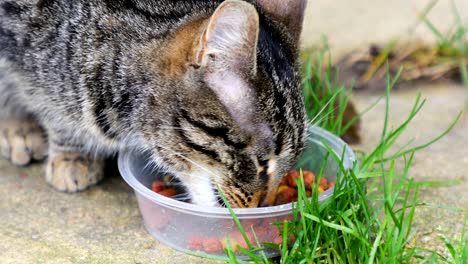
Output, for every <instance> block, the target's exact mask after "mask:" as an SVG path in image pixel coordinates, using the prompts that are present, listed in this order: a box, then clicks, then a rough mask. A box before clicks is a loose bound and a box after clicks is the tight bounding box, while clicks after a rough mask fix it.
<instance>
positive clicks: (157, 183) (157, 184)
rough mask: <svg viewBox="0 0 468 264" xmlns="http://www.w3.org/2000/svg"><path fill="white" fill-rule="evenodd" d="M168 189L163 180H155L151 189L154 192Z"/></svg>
mask: <svg viewBox="0 0 468 264" xmlns="http://www.w3.org/2000/svg"><path fill="white" fill-rule="evenodd" d="M164 189H166V184H165V183H164V182H163V181H154V182H153V184H151V190H153V192H156V193H159V192H161V191H163V190H164Z"/></svg>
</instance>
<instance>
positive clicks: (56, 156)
mask: <svg viewBox="0 0 468 264" xmlns="http://www.w3.org/2000/svg"><path fill="white" fill-rule="evenodd" d="M48 132H49V142H50V143H49V159H48V161H47V165H46V180H47V182H48V183H49V184H50V185H52V186H53V187H54V188H55V189H57V190H59V191H64V192H77V191H82V190H84V189H86V188H88V187H89V186H92V185H95V184H97V183H98V182H99V181H100V180H101V179H102V178H103V177H104V165H105V162H104V159H99V158H97V159H96V158H95V157H92V156H91V155H88V154H83V153H81V151H80V150H81V149H82V148H81V147H80V146H79V145H77V144H76V143H73V142H70V139H69V138H67V137H66V135H63V134H62V133H63V132H56V131H54V130H50V129H49V130H48Z"/></svg>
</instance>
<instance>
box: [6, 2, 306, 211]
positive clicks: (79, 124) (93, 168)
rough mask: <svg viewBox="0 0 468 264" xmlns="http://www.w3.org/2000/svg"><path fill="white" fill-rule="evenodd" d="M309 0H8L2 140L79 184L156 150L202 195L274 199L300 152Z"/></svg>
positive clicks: (237, 200) (245, 201) (24, 158)
mask: <svg viewBox="0 0 468 264" xmlns="http://www.w3.org/2000/svg"><path fill="white" fill-rule="evenodd" d="M305 6H306V0H256V1H240V0H227V1H220V0H215V1H212V0H199V1H198V0H180V1H170V0H158V1H156V0H116V1H111V0H0V110H1V114H0V115H1V120H0V148H1V152H2V155H3V157H5V158H6V159H9V160H10V161H11V162H12V163H14V164H16V165H27V164H29V163H30V162H32V161H34V160H42V159H45V158H46V157H47V162H46V165H45V166H46V180H47V182H48V183H49V184H50V185H52V186H53V187H54V188H55V189H57V190H60V191H64V192H77V191H81V190H84V189H86V188H88V187H89V186H92V185H94V184H96V183H98V182H99V181H100V180H101V179H102V178H103V175H104V159H105V158H106V157H108V156H111V155H115V154H116V153H118V151H119V150H122V149H124V148H130V149H135V150H138V151H150V152H151V154H152V155H151V157H152V160H153V162H154V164H156V165H157V166H161V167H163V168H165V169H167V170H168V171H169V172H172V173H173V174H174V175H176V176H177V177H178V179H179V180H180V181H181V182H182V184H183V185H184V186H185V187H186V189H187V191H188V194H189V195H190V197H191V201H192V202H193V203H194V204H198V205H204V206H222V202H220V197H219V195H218V194H217V189H216V188H217V186H219V187H220V188H221V190H222V191H223V193H224V194H225V195H226V198H227V200H228V201H229V203H230V204H231V205H232V206H233V207H241V208H246V207H258V206H269V205H272V204H273V203H274V199H275V193H276V189H277V187H278V185H279V182H280V180H281V178H282V176H283V174H284V173H285V172H287V171H288V170H289V169H290V168H291V166H292V165H293V164H294V162H295V161H296V160H297V159H298V157H299V156H300V155H301V153H302V150H303V148H304V145H305V142H306V137H307V118H306V113H305V108H304V99H303V95H302V90H301V75H300V67H299V62H298V55H299V39H300V34H301V30H302V23H303V18H304V12H305Z"/></svg>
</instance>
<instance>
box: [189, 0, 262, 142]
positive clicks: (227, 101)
mask: <svg viewBox="0 0 468 264" xmlns="http://www.w3.org/2000/svg"><path fill="white" fill-rule="evenodd" d="M258 33H259V17H258V13H257V10H256V9H255V7H254V6H253V5H251V4H249V3H247V2H245V1H239V0H228V1H225V2H223V3H222V4H221V5H220V6H219V7H218V8H217V9H216V11H215V12H214V14H213V15H212V17H211V19H210V21H209V23H208V26H207V28H206V30H205V31H204V33H203V34H202V36H201V39H200V44H199V47H198V52H197V56H196V58H197V64H198V65H200V66H202V67H203V74H204V80H205V82H206V84H207V85H208V86H209V87H210V89H212V90H213V91H214V92H215V94H216V95H217V97H218V98H219V100H220V101H221V102H222V103H223V105H224V106H225V107H226V109H227V110H228V111H229V113H230V115H231V116H232V117H233V119H234V120H235V121H236V122H237V124H238V125H239V127H240V128H241V129H243V130H244V131H246V132H247V133H249V134H251V135H255V137H256V138H257V141H258V140H259V139H260V141H262V140H263V138H265V139H270V138H271V130H270V129H269V128H268V129H265V128H264V125H262V124H261V120H259V119H258V117H257V116H256V109H257V107H256V99H255V91H254V89H253V88H252V87H251V86H250V84H249V81H250V80H251V79H252V78H253V77H254V76H255V75H256V68H257V67H256V61H257V42H258ZM256 144H261V143H259V142H257V143H256Z"/></svg>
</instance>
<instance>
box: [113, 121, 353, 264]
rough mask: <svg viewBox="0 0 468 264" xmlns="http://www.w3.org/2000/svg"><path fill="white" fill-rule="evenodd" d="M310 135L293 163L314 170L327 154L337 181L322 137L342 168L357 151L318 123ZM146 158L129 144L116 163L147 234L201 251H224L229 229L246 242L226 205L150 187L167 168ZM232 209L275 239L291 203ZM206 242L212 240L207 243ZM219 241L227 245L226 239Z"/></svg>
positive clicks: (327, 173)
mask: <svg viewBox="0 0 468 264" xmlns="http://www.w3.org/2000/svg"><path fill="white" fill-rule="evenodd" d="M309 135H310V136H309V141H308V144H307V146H306V150H305V151H304V154H303V155H302V158H301V159H300V160H299V162H298V163H297V165H296V168H302V169H305V170H309V171H312V172H314V173H318V172H319V171H320V168H321V166H322V164H323V162H324V160H325V158H327V163H326V165H325V170H324V173H323V177H325V178H326V179H327V180H328V181H335V179H336V176H337V173H338V172H339V171H340V169H339V166H338V164H337V162H336V161H335V160H334V159H333V158H332V157H331V156H330V155H327V154H328V150H327V149H326V148H325V146H324V145H323V143H322V142H326V143H327V145H329V146H330V148H331V149H332V150H333V151H334V152H335V153H336V154H337V155H338V156H339V157H343V160H342V162H343V165H344V168H345V169H350V168H352V166H353V163H354V161H355V155H354V153H353V151H352V150H351V148H350V147H348V146H347V145H346V144H345V143H344V142H343V141H342V140H341V139H340V138H339V137H337V136H335V135H333V134H331V133H329V132H327V131H325V130H323V129H321V128H318V127H310V128H309ZM148 162H149V161H148V157H145V156H144V155H142V154H139V155H136V154H135V152H132V151H131V150H128V151H122V152H121V153H120V155H119V160H118V166H119V171H120V173H121V174H122V177H123V178H124V180H125V181H126V182H127V183H128V184H129V185H130V186H131V187H132V188H133V189H134V190H135V194H136V196H137V200H138V205H139V208H140V212H141V214H142V216H143V221H144V224H145V227H146V229H147V230H148V232H149V233H150V234H151V235H153V236H154V237H155V238H156V239H158V240H159V241H161V242H162V243H164V244H166V245H168V246H170V247H172V248H175V249H177V250H180V251H184V252H187V251H195V250H200V251H202V252H205V253H210V254H215V255H225V253H224V252H223V250H222V248H219V247H220V245H219V242H216V241H220V240H223V238H225V237H226V236H227V235H229V236H230V237H231V239H230V240H231V244H233V245H234V246H235V244H236V243H235V242H236V241H237V242H238V243H239V244H240V245H241V246H243V243H245V242H243V241H244V240H243V238H242V237H241V236H240V233H239V229H238V227H237V225H236V224H235V222H234V220H233V218H232V216H231V214H230V213H229V211H228V209H226V208H211V207H202V206H197V205H193V204H189V203H185V202H181V201H177V200H174V199H171V198H167V197H164V196H162V195H159V194H157V193H155V192H153V191H152V190H151V183H152V182H153V181H155V180H157V179H161V177H163V176H164V175H167V174H165V173H164V172H161V171H155V170H154V169H153V170H151V169H149V167H150V166H147V165H148ZM333 191H334V188H333V187H332V188H330V189H328V190H327V191H325V192H323V193H321V194H320V195H319V201H320V202H323V201H325V200H326V199H328V198H330V197H331V195H332V194H333ZM234 212H235V214H236V215H237V217H238V218H239V220H240V221H241V224H242V225H243V227H244V229H245V230H247V231H249V233H250V230H251V227H252V226H253V228H254V230H255V233H256V236H257V238H258V239H259V240H260V242H262V243H263V242H275V241H274V240H275V238H277V237H278V234H277V228H276V227H275V226H272V225H271V223H273V222H281V221H283V220H290V219H291V217H292V213H291V212H292V204H291V203H289V204H284V205H279V206H272V207H262V208H239V209H234ZM250 236H251V234H249V239H250V240H252V242H254V241H253V240H254V239H253V238H252V237H250ZM201 237H203V240H204V242H203V243H205V244H204V245H200V244H199V243H202V242H200V241H197V240H200V239H201ZM208 238H211V239H208ZM223 242H224V241H223ZM210 243H211V244H212V245H209V244H210ZM254 244H255V243H254ZM222 245H223V246H226V244H225V243H224V244H222ZM244 246H245V244H244ZM265 253H266V255H267V257H275V256H278V255H279V252H278V251H276V250H273V249H267V250H266V252H265ZM236 254H237V253H236ZM238 256H239V257H240V259H248V257H246V256H244V255H242V254H240V253H239V255H238Z"/></svg>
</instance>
